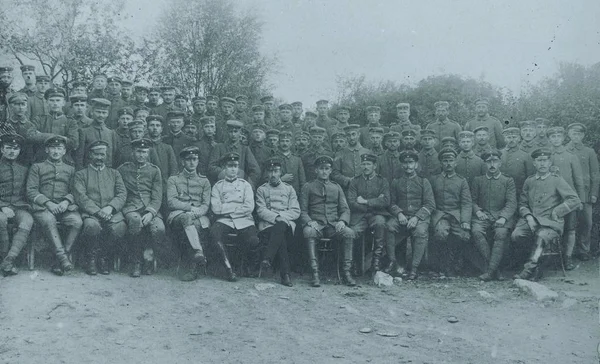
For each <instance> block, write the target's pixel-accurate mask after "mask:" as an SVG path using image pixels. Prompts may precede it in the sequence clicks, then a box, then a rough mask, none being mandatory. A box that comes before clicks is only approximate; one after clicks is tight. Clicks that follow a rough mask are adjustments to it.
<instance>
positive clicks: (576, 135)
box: [569, 129, 585, 144]
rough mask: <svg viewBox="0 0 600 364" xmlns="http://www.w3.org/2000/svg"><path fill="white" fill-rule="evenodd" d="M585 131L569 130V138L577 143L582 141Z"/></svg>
mask: <svg viewBox="0 0 600 364" xmlns="http://www.w3.org/2000/svg"><path fill="white" fill-rule="evenodd" d="M584 137H585V133H583V132H581V131H575V130H574V129H571V130H569V139H571V141H572V142H573V143H575V144H579V143H581V142H582V141H583V138H584Z"/></svg>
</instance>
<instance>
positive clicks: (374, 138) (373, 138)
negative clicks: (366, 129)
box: [370, 133, 383, 146]
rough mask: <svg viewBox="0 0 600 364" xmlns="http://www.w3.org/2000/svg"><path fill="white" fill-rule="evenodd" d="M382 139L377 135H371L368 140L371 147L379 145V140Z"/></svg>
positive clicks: (381, 136)
mask: <svg viewBox="0 0 600 364" xmlns="http://www.w3.org/2000/svg"><path fill="white" fill-rule="evenodd" d="M382 139H383V135H381V134H379V133H375V134H371V137H370V140H371V145H372V146H377V145H381V140H382Z"/></svg>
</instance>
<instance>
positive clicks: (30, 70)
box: [19, 64, 37, 97]
mask: <svg viewBox="0 0 600 364" xmlns="http://www.w3.org/2000/svg"><path fill="white" fill-rule="evenodd" d="M21 76H23V81H25V87H23V88H22V89H20V90H19V92H22V93H24V94H27V96H29V97H33V96H34V95H35V93H36V92H37V87H36V85H35V66H32V65H28V64H24V65H22V66H21Z"/></svg>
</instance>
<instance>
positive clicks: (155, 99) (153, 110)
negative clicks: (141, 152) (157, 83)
mask: <svg viewBox="0 0 600 364" xmlns="http://www.w3.org/2000/svg"><path fill="white" fill-rule="evenodd" d="M159 101H160V89H159V88H158V87H151V88H150V89H149V90H148V102H146V104H145V106H146V107H147V108H148V109H149V110H150V114H156V115H158V111H159V110H158V106H159ZM162 118H163V120H164V119H165V118H164V116H163V117H162ZM163 129H164V125H163Z"/></svg>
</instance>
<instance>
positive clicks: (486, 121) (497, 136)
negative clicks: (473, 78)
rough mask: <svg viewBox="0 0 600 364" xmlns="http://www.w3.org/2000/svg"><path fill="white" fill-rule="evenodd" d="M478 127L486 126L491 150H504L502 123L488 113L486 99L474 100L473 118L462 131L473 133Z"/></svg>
mask: <svg viewBox="0 0 600 364" xmlns="http://www.w3.org/2000/svg"><path fill="white" fill-rule="evenodd" d="M479 126H487V127H488V130H489V134H490V145H491V146H492V147H493V148H498V149H500V148H504V146H505V145H506V144H505V142H504V137H503V136H502V123H501V122H500V120H498V119H497V118H496V117H494V116H491V115H490V113H489V101H488V99H486V98H479V99H477V100H475V117H474V118H473V119H471V120H469V121H467V123H466V124H465V127H464V130H469V131H473V130H475V129H476V128H477V127H479Z"/></svg>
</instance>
